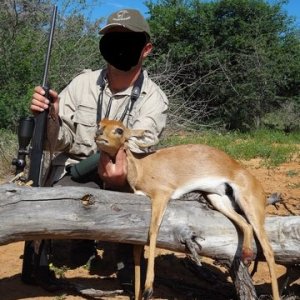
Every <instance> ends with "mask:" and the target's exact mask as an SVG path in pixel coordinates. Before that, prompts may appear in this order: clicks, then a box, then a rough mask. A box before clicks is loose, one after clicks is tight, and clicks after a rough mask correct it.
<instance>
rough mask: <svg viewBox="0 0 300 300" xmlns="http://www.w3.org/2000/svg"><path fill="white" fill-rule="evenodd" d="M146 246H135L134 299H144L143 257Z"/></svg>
mask: <svg viewBox="0 0 300 300" xmlns="http://www.w3.org/2000/svg"><path fill="white" fill-rule="evenodd" d="M143 250H144V246H140V245H134V248H133V259H134V299H135V300H140V299H142V291H141V257H142V253H143Z"/></svg>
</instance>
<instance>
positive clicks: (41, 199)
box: [0, 184, 300, 264]
mask: <svg viewBox="0 0 300 300" xmlns="http://www.w3.org/2000/svg"><path fill="white" fill-rule="evenodd" d="M199 199H200V197H198V195H197V194H196V195H195V194H194V195H192V197H185V198H181V199H178V200H172V201H170V203H169V205H168V208H167V211H166V213H165V216H164V220H163V223H162V225H161V228H160V232H159V236H158V242H157V246H158V247H160V248H164V249H169V250H172V251H177V252H187V253H189V252H190V251H192V252H194V254H198V255H200V256H207V257H211V258H213V259H216V260H218V261H219V262H225V263H226V262H227V263H229V264H230V263H232V262H233V259H234V258H237V257H239V254H240V248H241V241H242V236H241V235H240V234H239V233H238V230H237V229H236V227H235V225H234V224H233V223H232V222H231V221H230V220H228V219H227V218H226V217H224V216H223V215H222V214H220V213H219V212H217V211H215V210H212V209H210V208H209V207H208V206H207V205H206V204H204V203H202V202H201V201H199ZM150 211H151V203H150V201H149V199H148V198H147V197H144V196H138V195H134V194H128V193H120V192H111V191H104V190H98V189H93V188H86V187H55V188H54V187H51V188H45V187H43V188H32V187H24V186H18V185H15V184H6V185H1V186H0V220H1V227H0V245H1V244H2V245H3V244H8V243H11V242H15V241H21V240H34V239H63V238H74V239H77V238H80V239H82V238H84V239H95V240H102V241H112V242H126V243H133V244H146V243H147V233H148V227H149V222H150ZM265 226H266V230H267V234H268V236H269V239H270V242H271V245H272V247H273V249H274V253H275V258H276V261H277V262H278V263H281V264H299V262H300V251H299V249H300V217H299V216H288V217H280V216H270V217H267V218H266V222H265ZM187 248H189V249H187ZM254 249H255V251H257V254H258V255H257V256H258V258H263V256H262V253H261V249H260V247H259V246H258V247H257V246H256V243H255V242H254Z"/></svg>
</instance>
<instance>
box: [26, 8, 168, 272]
mask: <svg viewBox="0 0 300 300" xmlns="http://www.w3.org/2000/svg"><path fill="white" fill-rule="evenodd" d="M100 34H102V37H101V39H100V44H99V49H100V52H101V54H102V56H103V58H104V59H105V60H106V62H107V67H106V68H105V69H103V70H97V71H91V70H88V71H84V72H83V73H81V74H80V75H78V76H77V77H76V78H74V79H73V80H72V81H71V83H70V84H69V85H68V86H67V87H66V88H65V89H64V90H63V91H62V92H61V93H60V94H59V96H58V94H57V92H56V91H54V90H50V96H51V98H52V101H53V107H54V111H55V114H56V115H57V116H58V118H59V120H60V128H59V133H58V140H57V144H56V150H57V151H60V153H59V154H58V155H57V156H56V157H55V159H54V161H53V164H52V172H51V174H50V177H49V180H48V182H50V185H55V184H59V185H79V184H85V185H88V186H90V187H101V186H102V183H103V182H104V183H105V186H106V187H108V188H110V189H116V190H122V189H123V188H124V187H125V185H126V175H127V161H126V154H125V152H124V150H123V149H120V151H119V152H118V153H117V155H116V158H115V160H114V161H112V160H111V159H110V158H109V157H108V156H107V155H105V154H104V153H101V155H100V159H99V160H98V157H99V156H95V153H96V152H97V147H96V144H95V142H94V136H95V132H96V129H97V122H98V121H99V120H101V119H102V118H104V117H106V118H109V119H118V120H122V121H123V122H124V124H125V125H126V126H128V127H130V128H135V129H146V130H149V131H150V132H151V133H152V134H153V138H154V139H157V138H159V136H160V134H161V132H162V130H163V129H164V127H165V124H166V113H167V109H168V100H167V97H166V95H165V94H164V93H163V92H162V90H161V89H160V88H159V87H158V86H157V85H156V84H155V83H154V82H153V81H152V80H151V79H150V78H149V77H148V75H147V72H146V71H144V70H142V65H143V61H144V60H145V59H146V58H147V56H148V55H149V54H150V52H151V51H152V44H151V41H150V29H149V25H148V23H147V21H146V20H145V19H144V18H143V16H142V15H141V14H140V13H139V12H138V11H137V10H133V9H124V10H120V11H117V12H115V13H113V14H112V15H111V16H109V18H108V20H107V25H106V26H105V27H103V28H102V29H101V30H100ZM44 95H45V92H44V90H43V89H42V87H40V86H39V87H36V88H35V90H34V95H33V98H32V102H31V107H30V108H31V112H32V113H33V114H34V115H36V114H38V113H39V112H42V111H43V110H45V109H48V108H49V100H48V99H47V98H45V97H44ZM130 149H131V150H132V151H134V152H139V153H140V152H143V151H144V150H143V149H140V148H139V147H138V146H137V145H136V144H134V143H131V144H130ZM93 155H94V157H96V161H97V163H96V165H95V164H94V163H93V162H94V161H95V160H92V164H89V163H88V161H89V160H91V157H93ZM88 157H89V158H88ZM97 164H98V167H97ZM90 165H92V166H93V165H95V166H96V167H95V168H91V167H90ZM119 248H120V247H119ZM129 248H130V249H131V247H125V246H124V247H123V249H125V250H124V251H123V250H121V251H119V252H120V253H121V255H120V257H122V256H123V257H124V256H125V260H126V256H128V255H129V253H128V249H129ZM126 249H127V250H126ZM130 256H131V253H130ZM123 266H124V264H123V262H121V264H118V268H119V269H120V270H121V269H122V268H123ZM120 273H121V272H120Z"/></svg>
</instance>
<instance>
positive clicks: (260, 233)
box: [95, 119, 280, 300]
mask: <svg viewBox="0 0 300 300" xmlns="http://www.w3.org/2000/svg"><path fill="white" fill-rule="evenodd" d="M120 132H122V134H120ZM132 137H134V138H135V139H139V138H142V137H143V131H130V130H129V129H128V128H126V127H125V126H124V125H123V124H122V123H121V122H119V121H112V120H107V119H105V120H102V121H101V122H100V124H99V130H98V132H97V136H96V138H95V141H96V143H97V145H98V147H99V149H100V150H101V151H105V152H107V153H109V154H110V155H111V156H112V157H113V156H114V155H115V154H116V152H117V150H118V149H119V148H120V147H121V146H123V145H125V146H126V143H127V141H128V140H129V139H130V138H132ZM125 148H126V147H125ZM126 153H127V160H128V176H127V180H128V183H129V184H130V186H131V188H132V189H133V190H134V192H139V191H141V192H143V193H144V194H146V195H147V196H149V197H150V199H151V201H152V213H151V224H150V229H149V258H148V266H147V274H146V282H145V291H144V298H145V299H149V298H150V297H151V295H152V292H153V281H154V259H155V248H156V241H157V235H158V231H159V227H160V224H161V222H162V218H163V215H164V212H165V210H166V207H167V204H168V201H169V200H170V198H176V197H177V196H181V195H182V193H185V192H190V191H192V190H200V191H202V192H204V193H205V195H206V197H207V198H208V199H209V201H210V202H211V204H212V205H213V206H214V207H215V209H217V210H219V211H220V212H221V213H223V214H224V215H225V216H227V217H228V218H229V219H231V220H232V221H233V222H234V223H235V224H236V225H238V227H239V228H240V230H241V231H242V232H243V236H244V240H243V246H242V253H241V257H242V260H243V261H244V263H246V264H248V263H249V262H250V261H251V259H252V256H253V249H252V243H253V230H254V232H255V234H256V236H257V238H258V240H259V242H260V244H261V246H262V249H263V252H264V255H265V258H266V261H267V263H268V266H269V270H270V276H271V281H272V292H273V299H274V300H279V299H280V297H279V291H278V283H277V277H276V274H275V261H274V254H273V250H272V248H271V246H270V243H269V241H268V238H267V235H266V232H265V229H264V219H265V206H266V198H265V193H264V191H263V188H262V186H261V184H260V183H259V181H258V180H257V179H256V178H255V177H254V176H253V175H251V174H250V173H249V172H248V171H247V170H245V169H244V168H242V167H241V166H240V165H239V164H238V163H237V162H236V161H235V160H233V159H232V158H231V157H229V156H228V155H227V154H226V153H224V152H222V151H220V150H218V149H215V148H212V147H209V146H207V145H181V146H175V147H170V148H165V149H161V150H158V151H155V152H153V153H150V154H134V153H132V152H131V151H130V150H129V149H127V150H126ZM228 186H230V188H231V189H232V190H231V192H232V193H233V196H234V198H235V200H236V201H235V202H236V203H234V204H233V203H232V199H230V198H231V197H230V196H229V193H228V191H227V190H226V188H228ZM234 206H239V207H240V209H241V210H242V211H243V213H244V214H245V216H246V218H247V220H248V222H249V223H250V224H249V223H248V222H247V221H246V220H245V219H244V218H243V217H242V216H241V215H239V214H238V213H237V212H236V211H235V210H234ZM135 248H136V251H135V263H136V267H135V272H136V277H135V278H136V282H135V285H136V290H135V294H136V299H140V298H141V291H140V278H139V274H140V269H139V265H138V264H137V261H138V258H139V257H140V254H141V247H140V246H136V247H135Z"/></svg>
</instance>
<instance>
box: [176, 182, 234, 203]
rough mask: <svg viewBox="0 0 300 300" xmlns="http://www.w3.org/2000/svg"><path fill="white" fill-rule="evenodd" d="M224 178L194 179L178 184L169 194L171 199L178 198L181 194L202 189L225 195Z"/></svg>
mask: <svg viewBox="0 0 300 300" xmlns="http://www.w3.org/2000/svg"><path fill="white" fill-rule="evenodd" d="M226 182H228V180H226V178H220V177H211V178H205V179H203V178H202V179H195V180H193V181H190V182H188V183H185V184H184V185H182V186H179V187H178V188H177V189H176V190H175V191H174V193H173V194H172V196H171V199H178V198H180V197H181V196H182V195H184V194H186V193H189V192H192V191H197V190H198V191H202V192H206V193H211V194H218V195H220V196H222V195H225V192H226V190H225V183H226Z"/></svg>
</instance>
